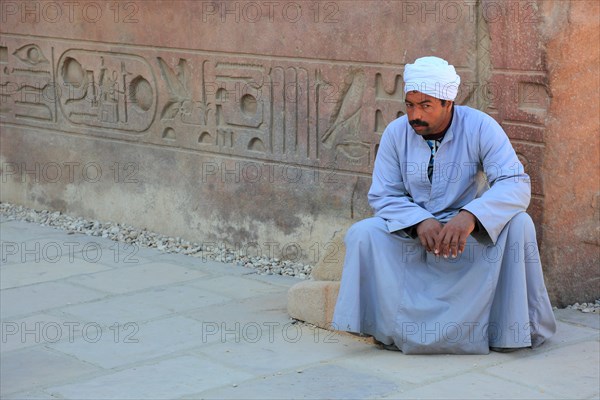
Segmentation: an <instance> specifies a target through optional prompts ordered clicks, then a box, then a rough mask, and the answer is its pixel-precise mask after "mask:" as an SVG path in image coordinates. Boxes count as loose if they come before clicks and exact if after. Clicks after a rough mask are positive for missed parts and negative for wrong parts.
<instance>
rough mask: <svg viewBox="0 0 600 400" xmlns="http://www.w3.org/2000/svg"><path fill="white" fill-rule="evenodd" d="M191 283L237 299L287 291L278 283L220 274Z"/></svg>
mask: <svg viewBox="0 0 600 400" xmlns="http://www.w3.org/2000/svg"><path fill="white" fill-rule="evenodd" d="M190 285H191V286H193V287H197V288H199V289H202V290H208V291H211V292H213V293H220V294H223V295H225V296H228V297H231V298H232V299H236V300H241V299H247V298H249V297H254V296H259V295H262V294H269V293H276V292H280V293H281V292H283V291H285V289H284V288H282V287H281V286H278V285H272V284H269V283H264V282H260V281H257V280H253V279H247V278H244V277H239V276H219V277H215V278H211V279H203V280H201V281H196V282H193V283H191V284H190Z"/></svg>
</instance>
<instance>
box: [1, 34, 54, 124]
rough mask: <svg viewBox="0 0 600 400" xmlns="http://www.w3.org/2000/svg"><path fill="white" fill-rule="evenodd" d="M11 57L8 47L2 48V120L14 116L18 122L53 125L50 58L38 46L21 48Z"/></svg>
mask: <svg viewBox="0 0 600 400" xmlns="http://www.w3.org/2000/svg"><path fill="white" fill-rule="evenodd" d="M51 51H52V50H51ZM10 56H12V57H10ZM10 56H9V49H8V47H5V46H2V47H0V65H1V66H2V71H1V74H0V93H1V96H0V117H3V118H6V117H7V116H8V115H10V114H12V115H14V117H15V118H16V119H17V120H30V121H54V120H55V118H56V107H55V94H54V81H53V78H52V64H51V62H50V61H49V59H48V56H46V55H45V54H44V52H43V50H42V49H41V48H40V47H39V46H38V45H37V44H35V43H28V44H25V45H22V46H20V47H18V48H17V49H15V50H14V51H12V52H10Z"/></svg>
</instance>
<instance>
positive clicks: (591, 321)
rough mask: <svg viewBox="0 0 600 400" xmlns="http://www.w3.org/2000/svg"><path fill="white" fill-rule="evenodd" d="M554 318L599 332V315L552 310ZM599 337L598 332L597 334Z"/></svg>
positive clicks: (577, 311)
mask: <svg viewBox="0 0 600 400" xmlns="http://www.w3.org/2000/svg"><path fill="white" fill-rule="evenodd" d="M554 314H555V315H556V318H557V319H558V320H561V321H565V322H570V323H572V324H576V325H581V326H587V327H589V328H594V329H598V330H600V313H584V312H581V311H579V310H568V309H562V310H554ZM598 334H599V335H600V332H598Z"/></svg>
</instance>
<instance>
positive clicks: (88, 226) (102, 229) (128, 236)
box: [0, 203, 313, 279]
mask: <svg viewBox="0 0 600 400" xmlns="http://www.w3.org/2000/svg"><path fill="white" fill-rule="evenodd" d="M0 215H1V216H3V217H5V218H7V219H8V220H20V221H27V222H34V223H37V224H40V225H42V226H51V227H54V228H57V229H62V230H65V231H67V232H68V233H72V234H73V233H83V234H85V235H89V236H101V237H103V238H108V239H111V240H114V241H118V242H123V243H128V244H132V245H139V246H145V247H151V248H156V249H158V250H160V251H162V252H164V253H179V254H184V255H188V256H191V257H198V258H203V259H208V260H214V261H219V262H226V263H235V264H237V265H241V266H244V267H246V268H253V269H255V270H256V271H257V273H258V274H261V275H285V276H292V277H296V278H299V279H310V274H311V272H312V268H313V267H312V266H311V265H306V264H302V263H297V262H292V261H289V260H280V259H277V258H268V257H264V256H262V257H249V256H248V255H247V254H241V253H242V252H241V251H235V250H233V249H230V248H225V247H219V248H215V247H212V246H211V247H210V248H203V247H202V245H201V244H198V243H195V242H189V241H187V240H184V239H181V238H180V237H169V236H165V235H162V234H160V233H156V232H150V231H148V230H146V229H140V228H137V227H133V226H130V225H125V224H119V223H114V222H101V221H96V220H88V219H85V218H81V217H70V216H68V215H65V214H62V213H60V212H59V211H47V210H42V211H36V210H33V209H31V208H27V207H23V206H19V205H13V204H9V203H0Z"/></svg>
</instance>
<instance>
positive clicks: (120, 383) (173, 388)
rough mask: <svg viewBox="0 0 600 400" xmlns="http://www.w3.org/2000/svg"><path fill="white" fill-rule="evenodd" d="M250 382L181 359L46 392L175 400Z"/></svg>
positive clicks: (201, 362)
mask: <svg viewBox="0 0 600 400" xmlns="http://www.w3.org/2000/svg"><path fill="white" fill-rule="evenodd" d="M249 378H252V375H251V374H248V373H245V372H240V371H236V370H233V369H231V368H227V367H224V366H222V365H219V364H218V363H215V362H212V361H208V360H203V359H200V358H197V357H193V356H182V357H176V358H171V359H167V360H164V361H160V362H158V363H156V364H151V365H144V366H141V367H135V368H129V369H125V370H123V371H119V372H116V373H111V374H108V375H104V376H100V377H97V378H94V379H90V380H87V381H82V382H78V383H73V384H69V385H63V386H57V387H52V388H49V389H47V391H48V392H49V393H50V394H52V395H53V396H56V395H58V396H62V397H63V398H68V399H136V400H138V399H175V398H179V397H182V396H185V395H189V394H191V393H195V392H199V391H202V390H207V389H210V388H214V387H219V386H223V385H228V384H232V383H233V382H236V381H243V380H246V379H249Z"/></svg>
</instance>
